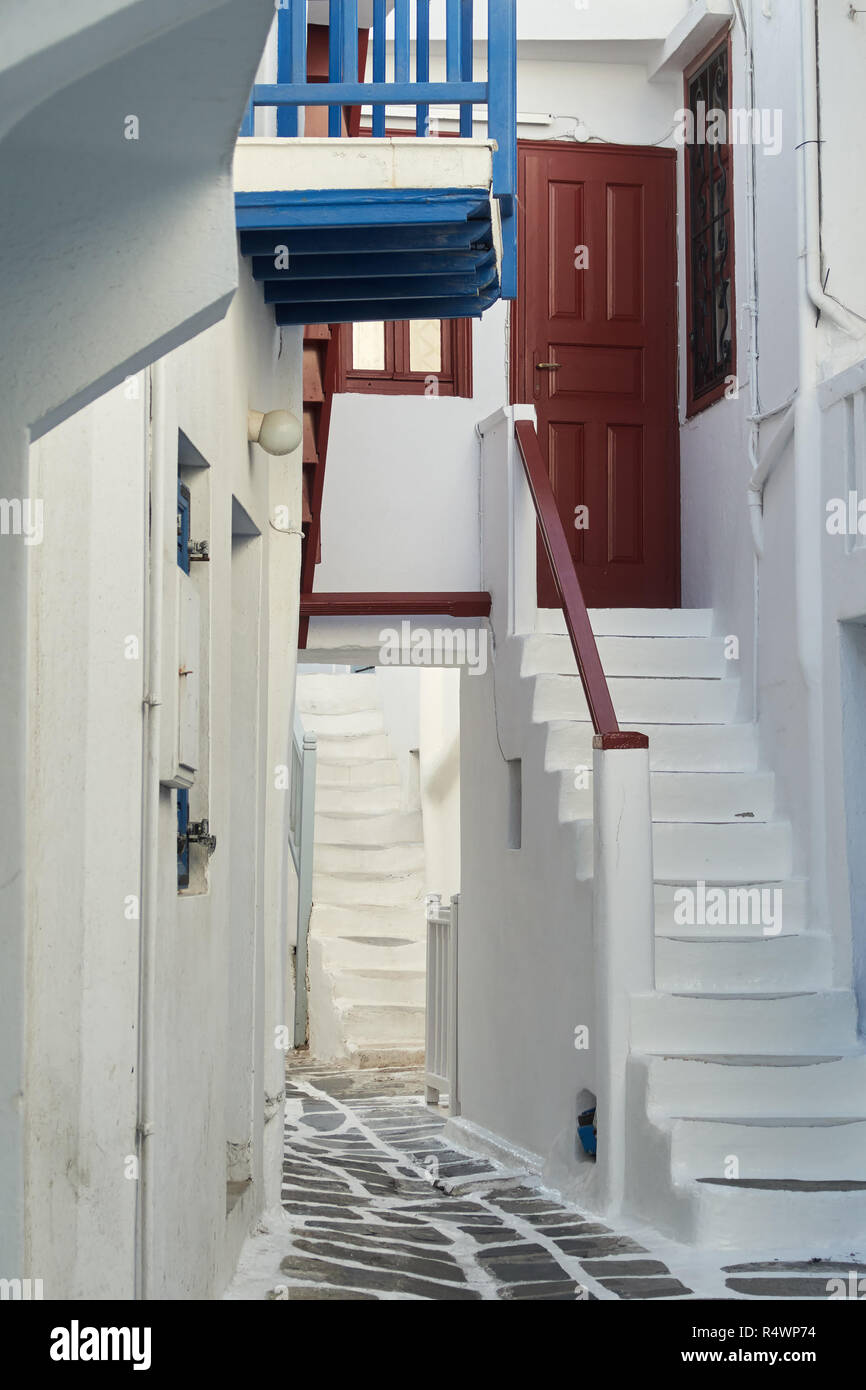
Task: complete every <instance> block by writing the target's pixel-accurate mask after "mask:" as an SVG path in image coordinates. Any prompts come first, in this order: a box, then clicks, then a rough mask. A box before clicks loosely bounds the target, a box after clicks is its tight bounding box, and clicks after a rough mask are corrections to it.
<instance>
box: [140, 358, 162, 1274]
mask: <svg viewBox="0 0 866 1390" xmlns="http://www.w3.org/2000/svg"><path fill="white" fill-rule="evenodd" d="M164 411H165V366H164V364H163V363H160V362H157V363H156V364H155V365H154V366H153V367H151V368H150V369H149V371H148V373H147V449H146V459H145V473H146V480H147V484H148V491H147V496H148V497H149V501H150V526H149V532H148V528H147V527H146V529H145V586H144V592H145V600H144V602H145V615H144V617H145V633H146V644H147V658H146V659H147V672H146V677H145V680H146V685H145V694H144V737H143V786H142V813H141V907H140V912H141V927H140V931H139V970H138V1100H137V1116H136V1154H137V1157H138V1184H137V1200H136V1209H135V1297H136V1299H146V1298H147V1297H148V1295H149V1278H150V1271H151V1269H152V1268H153V1262H152V1248H153V1230H152V1222H151V1213H150V1181H151V1172H150V1155H151V1147H152V1143H153V1140H152V1137H151V1136H152V1134H153V1115H154V1082H153V1074H154V1069H153V1056H152V1048H153V1041H154V1038H155V1036H156V1029H155V997H156V930H157V918H158V906H159V899H158V893H159V853H158V846H159V803H160V781H159V771H160V769H159V759H160V728H161V706H162V693H161V692H162V679H163V671H162V646H163V639H162V617H163V581H164V574H165V481H166V476H167V460H166V457H165V428H164Z"/></svg>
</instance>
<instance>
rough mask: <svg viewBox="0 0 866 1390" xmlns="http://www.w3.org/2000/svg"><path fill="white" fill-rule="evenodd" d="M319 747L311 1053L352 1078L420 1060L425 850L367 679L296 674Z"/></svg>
mask: <svg viewBox="0 0 866 1390" xmlns="http://www.w3.org/2000/svg"><path fill="white" fill-rule="evenodd" d="M297 705H298V710H299V712H300V714H301V718H302V721H303V724H304V727H305V728H306V729H308V730H309V731H311V732H314V733H315V734H316V735H317V738H318V756H317V776H316V841H315V858H314V874H313V912H312V917H311V921H310V941H309V979H310V1004H309V1012H310V1053H311V1055H312V1056H313V1057H315V1058H316V1059H317V1060H320V1061H341V1062H346V1061H348V1062H350V1063H351V1064H352V1065H353V1066H357V1067H376V1066H412V1065H418V1064H421V1063H422V1062H423V1058H424V995H425V988H424V985H425V980H424V976H425V960H426V920H425V871H424V844H423V832H422V825H421V813H420V811H419V810H409V811H407V810H406V809H405V807H404V805H403V800H404V793H403V788H402V785H401V778H400V769H399V765H398V762H397V760H396V759H395V758H393V757H392V756H391V748H390V744H389V741H388V736H387V733H386V730H385V721H384V718H383V714H382V709H381V706H380V703H379V700H378V698H377V690H376V680H375V677H374V676H372V675H318V674H316V675H306V676H305V675H300V676H299V677H298V688H297Z"/></svg>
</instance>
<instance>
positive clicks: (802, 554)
mask: <svg viewBox="0 0 866 1390" xmlns="http://www.w3.org/2000/svg"><path fill="white" fill-rule="evenodd" d="M800 19H801V34H800V49H801V55H802V70H801V81H800V84H799V105H800V111H799V116H800V160H799V161H798V182H799V189H798V192H799V203H800V234H801V238H802V243H801V244H802V250H801V254H800V332H799V343H800V354H799V356H800V372H799V375H800V388H799V394H798V396H797V400H796V403H795V406H794V411H795V428H796V439H795V448H794V460H795V461H794V504H795V544H794V556H795V566H796V568H795V576H796V578H795V591H796V617H797V655H798V659H799V664H800V669H801V671H802V674H803V678H804V681H805V684H806V692H807V717H808V744H809V754H808V756H809V779H808V780H809V824H808V831H809V837H810V851H811V852H810V867H811V888H812V912H813V914H814V916H815V920H814V922H813V926H814V929H815V930H817V931H820V930H822V928H823V927H824V926H825V924H826V917H827V851H826V844H825V834H824V831H825V826H826V793H825V786H824V721H823V601H822V597H823V595H822V590H823V575H822V567H821V559H822V518H823V516H824V506H823V502H822V476H821V460H822V454H821V444H822V433H823V432H822V419H821V409H820V405H819V401H818V371H819V349H820V344H819V337H818V316H817V315H816V312H815V311H816V309H817V310H818V311H819V315H820V316H821V317H824V318H826V319H827V320H828V321H829V322H830V323H831V324H832V325H834V326H835V327H836V328H838V329H841V330H842V331H843V332H845V333H851V332H853V331H855V329H854V320H853V318H852V317H851V315H850V314H848V313H847V311H846V310H845V309H844V307H843V306H842V305H841V304H839V302H838V301H837V300H835V299H833V298H832V297H831V296H830V295H828V294H826V293H825V292H824V281H823V274H822V254H821V179H820V174H821V157H820V144H819V139H820V115H819V73H818V36H817V12H816V0H801V3H800Z"/></svg>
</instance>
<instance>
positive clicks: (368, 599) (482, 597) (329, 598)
mask: <svg viewBox="0 0 866 1390" xmlns="http://www.w3.org/2000/svg"><path fill="white" fill-rule="evenodd" d="M490 608H491V598H490V595H489V594H487V593H483V592H478V593H475V592H470V593H424V594H407V593H388V594H301V617H302V618H367V617H373V618H393V617H402V618H418V617H435V616H441V617H449V618H489V616H490Z"/></svg>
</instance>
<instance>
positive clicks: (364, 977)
mask: <svg viewBox="0 0 866 1390" xmlns="http://www.w3.org/2000/svg"><path fill="white" fill-rule="evenodd" d="M425 981H426V973H425V971H424V970H403V969H400V968H399V967H395V968H392V969H387V968H384V967H383V968H381V969H374V968H369V969H368V968H367V967H364V968H363V969H356V970H347V969H341V970H337V971H335V972H334V993H335V995H336V997H337V999H338V1000H341V1001H346V1000H351V1001H352V1002H353V1003H357V1004H412V1005H415V1006H416V1007H420V1008H422V1009H423V1008H424V1005H425V1002H426V986H425Z"/></svg>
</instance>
